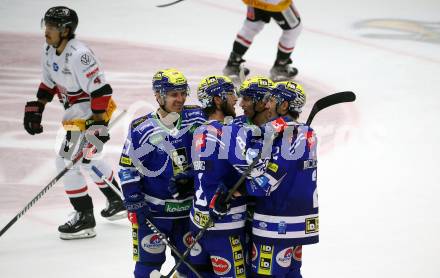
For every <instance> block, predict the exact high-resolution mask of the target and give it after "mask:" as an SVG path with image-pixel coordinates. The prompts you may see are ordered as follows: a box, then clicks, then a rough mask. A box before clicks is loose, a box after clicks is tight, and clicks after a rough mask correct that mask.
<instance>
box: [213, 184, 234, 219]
mask: <svg viewBox="0 0 440 278" xmlns="http://www.w3.org/2000/svg"><path fill="white" fill-rule="evenodd" d="M227 196H228V189H227V188H226V186H225V185H224V184H223V183H221V184H220V185H219V186H218V187H217V190H216V192H215V194H214V196H213V197H212V199H211V202H210V203H209V215H210V216H211V218H212V219H214V220H220V219H222V218H223V217H224V216H225V215H226V214H227V213H228V211H229V207H230V206H231V204H230V201H228V202H226V197H227Z"/></svg>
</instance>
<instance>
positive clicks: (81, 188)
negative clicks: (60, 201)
mask: <svg viewBox="0 0 440 278" xmlns="http://www.w3.org/2000/svg"><path fill="white" fill-rule="evenodd" d="M66 162H68V161H67V160H65V159H63V158H62V157H57V158H56V160H55V163H56V167H57V169H58V171H62V170H63V169H64V168H65V167H66V166H67V165H68V164H67V163H66ZM62 181H63V184H64V189H65V190H66V193H67V195H68V196H69V198H76V197H81V196H85V195H87V184H86V180H85V178H84V177H83V175H82V174H81V172H80V170H79V168H78V165H74V166H73V167H72V168H71V169H70V170H69V171H67V172H66V173H65V174H64V176H63V178H62Z"/></svg>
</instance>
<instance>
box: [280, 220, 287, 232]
mask: <svg viewBox="0 0 440 278" xmlns="http://www.w3.org/2000/svg"><path fill="white" fill-rule="evenodd" d="M286 230H287V224H286V222H285V221H280V223H278V234H280V235H285V234H286Z"/></svg>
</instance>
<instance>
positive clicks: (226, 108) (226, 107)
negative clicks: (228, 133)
mask: <svg viewBox="0 0 440 278" xmlns="http://www.w3.org/2000/svg"><path fill="white" fill-rule="evenodd" d="M220 108H221V109H222V112H223V114H224V115H225V117H228V116H229V117H233V118H235V109H234V106H232V105H230V104H229V103H228V102H227V101H224V102H223V103H222V105H221V106H220Z"/></svg>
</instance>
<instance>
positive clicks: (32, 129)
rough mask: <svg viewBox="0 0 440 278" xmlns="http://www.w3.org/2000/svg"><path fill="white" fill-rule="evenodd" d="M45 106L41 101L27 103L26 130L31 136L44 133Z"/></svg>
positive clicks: (25, 111) (25, 114)
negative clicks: (42, 121)
mask: <svg viewBox="0 0 440 278" xmlns="http://www.w3.org/2000/svg"><path fill="white" fill-rule="evenodd" d="M43 111H44V104H43V103H41V102H39V101H29V102H26V106H25V107H24V120H23V125H24V129H25V130H26V131H27V132H28V133H29V134H30V135H35V134H39V133H42V132H43V126H42V125H41V118H42V117H43Z"/></svg>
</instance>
